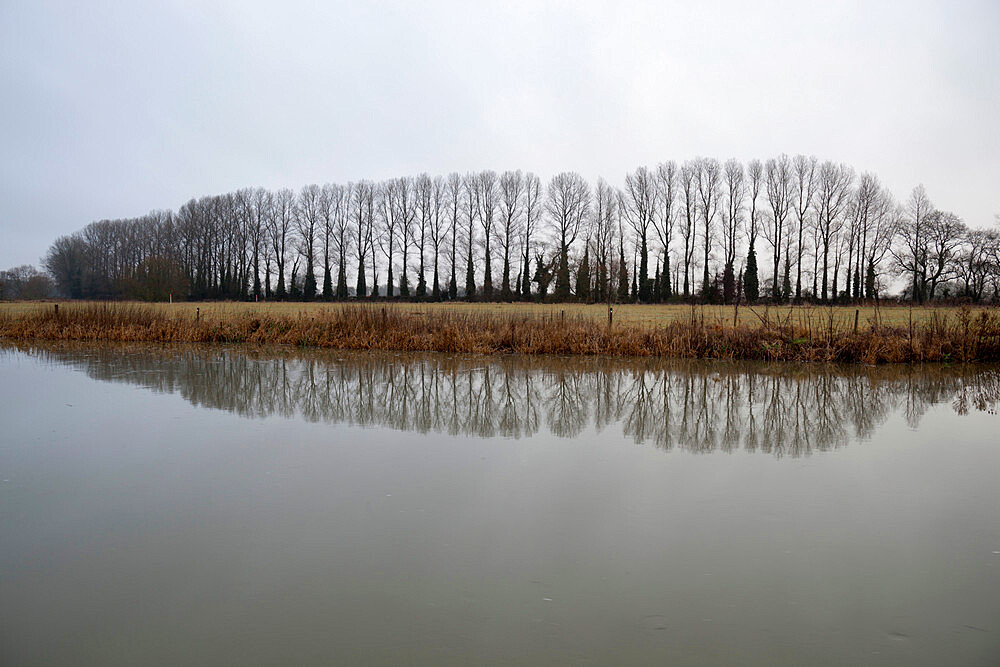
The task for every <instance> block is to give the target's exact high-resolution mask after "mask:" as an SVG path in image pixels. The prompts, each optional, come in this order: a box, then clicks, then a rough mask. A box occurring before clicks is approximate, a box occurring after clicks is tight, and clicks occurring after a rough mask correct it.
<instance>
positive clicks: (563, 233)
mask: <svg viewBox="0 0 1000 667" xmlns="http://www.w3.org/2000/svg"><path fill="white" fill-rule="evenodd" d="M589 209H590V187H589V186H588V185H587V182H586V181H585V180H583V177H582V176H580V175H579V174H577V173H576V172H563V173H561V174H557V175H556V176H553V177H552V180H551V181H549V189H548V201H547V203H546V210H547V212H548V214H549V220H550V223H551V225H552V230H553V233H554V236H555V240H556V243H557V244H558V247H559V263H558V269H557V271H556V296H557V297H559V298H561V299H566V298H569V295H570V285H569V251H570V246H572V245H573V242H574V241H575V240H576V237H577V235H578V234H579V233H580V230H581V229H582V227H583V225H584V223H585V221H586V219H587V213H588V211H589Z"/></svg>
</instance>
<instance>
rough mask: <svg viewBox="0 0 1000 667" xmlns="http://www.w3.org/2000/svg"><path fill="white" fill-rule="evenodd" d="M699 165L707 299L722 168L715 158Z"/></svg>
mask: <svg viewBox="0 0 1000 667" xmlns="http://www.w3.org/2000/svg"><path fill="white" fill-rule="evenodd" d="M696 162H697V165H698V175H697V183H698V208H699V209H700V211H701V222H702V225H701V229H702V242H703V247H704V249H705V265H704V267H703V273H702V282H701V285H702V287H701V294H702V298H705V299H707V298H708V297H709V294H710V291H711V277H710V272H709V266H708V260H709V253H711V251H712V228H713V227H712V226H713V225H714V224H715V216H716V213H717V212H718V210H719V199H720V197H721V194H720V189H721V186H722V169H721V167H720V166H719V161H718V160H716V159H715V158H699V159H698V160H697V161H696Z"/></svg>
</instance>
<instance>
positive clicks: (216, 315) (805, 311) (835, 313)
mask: <svg viewBox="0 0 1000 667" xmlns="http://www.w3.org/2000/svg"><path fill="white" fill-rule="evenodd" d="M89 303H90V302H85V301H71V302H59V308H60V309H62V310H63V311H64V312H66V311H68V310H71V309H81V308H86V307H87V305H88V304H89ZM53 305H54V304H53V303H51V302H38V301H20V302H0V315H4V314H6V315H10V316H13V317H18V316H21V315H34V314H38V313H39V312H41V311H45V310H52V309H53ZM123 305H124V304H123ZM132 305H142V306H143V307H150V308H153V309H155V310H157V311H159V312H162V313H164V314H166V315H170V316H187V317H191V318H194V317H195V314H196V312H200V316H201V317H202V318H207V319H209V320H215V321H218V320H225V319H229V318H233V317H243V316H252V315H256V316H292V317H315V316H318V315H322V314H324V313H330V312H333V311H335V310H337V309H339V308H340V307H341V304H337V303H317V302H311V303H300V302H288V301H271V302H259V303H247V302H239V301H210V302H189V303H173V304H168V303H153V304H145V303H144V304H138V303H136V304H132ZM376 307H378V308H382V307H385V308H386V309H389V310H391V311H392V312H397V313H400V314H414V315H429V316H433V315H435V314H438V313H442V314H454V315H472V316H480V315H499V316H516V317H522V316H527V317H532V318H561V317H566V318H570V319H574V318H578V317H582V318H584V319H588V320H594V321H595V322H600V323H606V322H607V320H608V308H607V306H606V305H604V304H593V305H585V304H576V303H566V304H539V303H464V302H458V303H391V304H390V303H377V304H376ZM984 310H986V311H989V312H998V309H997V308H973V309H971V314H972V315H973V316H974V317H975V316H978V314H979V313H980V312H981V311H984ZM855 311H857V316H858V327H859V328H864V327H869V328H870V327H871V326H873V325H875V326H908V325H909V322H910V318H911V317H912V320H913V323H914V325H915V326H921V325H923V324H926V323H928V322H931V321H934V320H935V319H942V318H947V319H949V320H953V319H954V318H955V316H956V315H957V313H958V311H959V308H958V307H956V306H923V307H920V306H918V307H912V308H911V307H908V306H898V305H892V306H880V307H878V308H875V307H872V306H833V307H830V306H765V305H756V306H752V307H751V306H746V305H741V306H740V307H739V308H738V309H736V308H734V307H733V306H702V305H697V306H693V307H692V306H690V305H679V304H677V305H674V304H671V305H636V304H616V305H614V322H615V324H622V325H631V326H636V327H640V328H648V329H656V328H659V327H661V326H663V325H666V324H670V323H672V322H687V321H691V320H692V319H695V320H697V321H698V322H703V323H704V324H706V325H732V324H734V319H735V320H737V323H738V324H741V325H747V326H751V325H757V324H761V323H765V322H766V323H770V324H789V325H795V326H798V327H804V328H811V327H821V326H822V327H829V325H830V320H831V318H832V320H833V327H834V329H835V330H844V329H848V328H851V329H853V326H854V317H855Z"/></svg>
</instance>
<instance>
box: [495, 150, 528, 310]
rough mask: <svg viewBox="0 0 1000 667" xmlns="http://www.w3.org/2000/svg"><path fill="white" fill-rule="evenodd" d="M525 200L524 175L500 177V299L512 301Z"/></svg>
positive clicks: (514, 173)
mask: <svg viewBox="0 0 1000 667" xmlns="http://www.w3.org/2000/svg"><path fill="white" fill-rule="evenodd" d="M523 198H524V175H523V174H522V173H521V172H520V170H518V171H505V172H504V173H503V174H501V176H500V227H499V229H498V232H499V233H498V234H497V241H498V242H499V244H500V251H501V252H502V253H503V276H502V278H501V281H502V282H501V284H500V298H501V299H502V300H503V301H510V300H511V299H512V298H513V293H512V292H511V289H510V259H511V253H516V252H517V242H518V240H519V239H520V237H521V229H520V227H521V213H522V211H521V208H522V204H523V201H522V200H523Z"/></svg>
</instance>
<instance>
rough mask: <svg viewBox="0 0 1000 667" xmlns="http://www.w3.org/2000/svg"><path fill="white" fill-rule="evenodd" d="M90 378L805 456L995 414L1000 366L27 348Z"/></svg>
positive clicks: (434, 425) (411, 416)
mask: <svg viewBox="0 0 1000 667" xmlns="http://www.w3.org/2000/svg"><path fill="white" fill-rule="evenodd" d="M19 349H21V350H22V351H25V352H29V353H30V354H33V355H35V356H38V357H41V358H43V359H45V360H49V361H51V362H57V363H61V364H67V365H70V366H73V367H75V368H79V369H81V370H83V371H85V372H86V373H87V374H88V375H89V376H90V377H92V378H95V379H98V380H104V381H113V382H125V383H130V384H136V385H140V386H143V387H146V388H149V389H152V390H153V391H157V392H166V393H179V394H180V395H181V396H183V397H184V398H185V399H186V400H188V401H190V402H191V403H192V404H194V405H198V406H204V407H209V408H215V409H221V410H227V411H230V412H234V413H236V414H239V415H242V416H246V417H265V416H270V415H281V416H283V417H295V416H301V417H303V418H305V419H307V420H309V421H313V422H327V423H336V424H351V425H358V426H380V427H389V428H393V429H399V430H406V431H416V432H420V433H431V432H438V433H448V434H451V435H465V436H477V437H497V436H501V437H506V438H521V437H526V436H531V435H533V434H535V433H538V432H539V431H540V430H541V429H542V428H545V429H547V430H548V431H550V432H551V433H552V434H554V435H556V436H559V437H573V436H576V435H579V434H580V433H582V432H583V431H585V430H586V429H587V428H589V427H591V426H592V427H594V428H596V430H597V431H598V432H601V431H603V430H604V429H608V428H612V427H614V426H615V425H617V424H621V428H622V429H623V431H624V433H625V435H626V436H628V437H629V438H630V439H632V440H634V441H635V442H636V443H640V444H641V443H652V444H654V445H655V446H657V447H659V448H662V449H664V450H670V449H674V448H680V449H685V450H689V451H693V452H713V451H723V452H733V451H737V450H740V449H743V450H746V451H749V452H756V451H760V452H765V453H768V454H771V455H774V456H778V457H782V456H790V457H798V456H803V455H808V454H809V453H811V452H814V451H826V450H829V449H831V448H835V447H839V446H841V445H844V444H846V443H848V442H850V441H852V440H855V439H867V438H870V437H871V436H872V435H873V434H874V433H875V431H876V430H877V429H878V428H879V427H880V426H881V425H882V424H884V423H885V421H886V420H887V419H888V418H889V417H890V416H891V415H893V414H894V413H897V412H899V413H902V414H903V415H904V416H905V419H906V421H907V423H908V424H909V425H910V426H911V427H914V428H915V427H916V426H917V424H918V422H919V420H920V418H921V416H922V415H923V414H924V413H925V412H926V411H927V409H928V408H929V407H930V406H931V405H934V404H937V403H945V402H947V403H950V404H951V405H952V407H953V409H954V410H955V411H956V412H958V413H959V414H966V413H967V412H969V410H970V408H972V409H975V410H989V411H992V410H994V408H995V405H996V402H997V400H998V398H1000V369H998V368H997V367H995V366H975V367H944V366H932V367H929V366H923V367H911V366H883V367H862V366H836V367H831V366H819V365H791V364H788V365H782V364H762V363H751V362H704V361H690V360H666V359H621V358H593V357H520V356H491V357H475V356H449V355H442V354H423V355H417V354H391V353H389V354H387V353H372V352H358V353H354V352H343V351H341V352H307V351H298V350H295V351H273V350H272V351H256V350H250V351H248V350H245V349H232V348H221V349H220V348H212V347H160V346H145V345H129V346H109V345H86V344H59V345H51V346H44V345H43V346H39V345H31V346H19Z"/></svg>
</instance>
